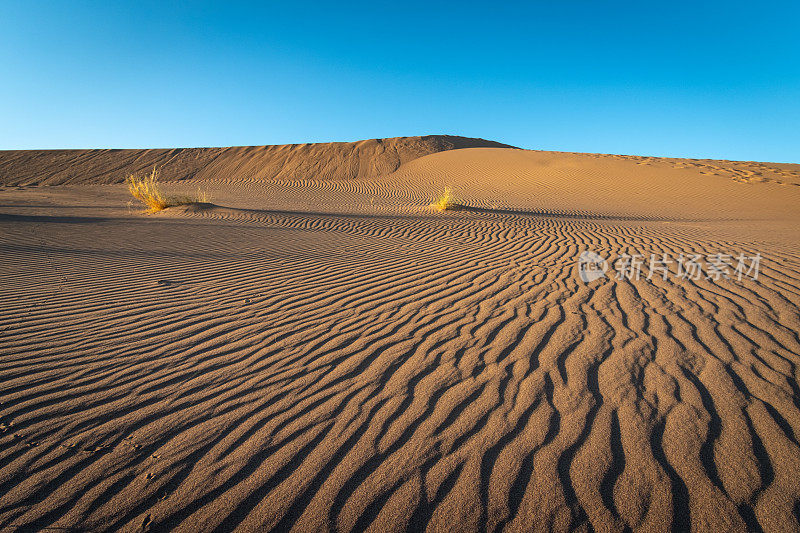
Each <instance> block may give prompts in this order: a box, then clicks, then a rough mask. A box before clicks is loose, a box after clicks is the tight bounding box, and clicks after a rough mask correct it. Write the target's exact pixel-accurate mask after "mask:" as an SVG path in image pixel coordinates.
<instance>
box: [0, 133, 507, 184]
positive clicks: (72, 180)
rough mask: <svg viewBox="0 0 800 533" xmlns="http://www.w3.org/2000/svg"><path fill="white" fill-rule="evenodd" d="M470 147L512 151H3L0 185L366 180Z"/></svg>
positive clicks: (330, 147) (421, 145) (416, 145)
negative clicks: (151, 178) (154, 173)
mask: <svg viewBox="0 0 800 533" xmlns="http://www.w3.org/2000/svg"><path fill="white" fill-rule="evenodd" d="M475 147H505V148H511V147H510V146H508V145H505V144H501V143H498V142H494V141H486V140H484V139H473V138H469V137H458V136H454V135H426V136H422V137H392V138H387V139H370V140H366V141H358V142H332V143H306V144H284V145H270V146H233V147H230V148H173V149H141V150H138V149H132V150H126V149H108V150H5V151H0V184H3V185H64V184H92V183H94V184H97V183H121V182H122V181H124V180H125V177H126V176H127V175H128V174H132V173H134V174H135V173H140V172H146V171H149V170H152V168H153V167H154V166H155V167H158V168H159V169H160V170H161V176H162V180H165V181H183V180H188V179H197V180H203V179H214V178H223V177H224V178H225V179H227V180H231V181H240V180H268V179H310V178H314V179H328V180H337V179H354V178H359V179H370V178H375V177H377V176H379V175H381V174H388V173H390V172H393V171H394V170H396V169H397V168H398V167H399V166H400V165H402V164H403V163H405V162H407V161H411V160H413V159H415V158H417V157H422V156H424V155H428V154H432V153H435V152H441V151H444V150H454V149H458V148H475Z"/></svg>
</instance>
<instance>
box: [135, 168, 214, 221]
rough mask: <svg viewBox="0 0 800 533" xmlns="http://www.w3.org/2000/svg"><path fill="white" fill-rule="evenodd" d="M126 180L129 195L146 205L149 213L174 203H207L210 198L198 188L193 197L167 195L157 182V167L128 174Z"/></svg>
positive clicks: (174, 204)
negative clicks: (144, 173) (147, 171)
mask: <svg viewBox="0 0 800 533" xmlns="http://www.w3.org/2000/svg"><path fill="white" fill-rule="evenodd" d="M127 182H128V190H129V191H130V193H131V195H132V196H133V197H134V198H136V199H137V200H139V201H140V202H142V203H143V204H144V205H145V207H147V209H146V211H148V212H150V213H156V212H158V211H161V210H162V209H166V208H167V207H172V206H176V205H187V204H194V203H207V202H209V201H210V200H211V195H210V194H209V193H208V191H204V190H201V189H199V188H198V189H197V195H196V196H194V197H190V196H167V195H166V194H164V191H163V190H162V189H161V186H160V185H159V183H158V169H156V168H155V167H154V168H153V171H152V172H150V173H149V174H146V175H144V176H137V175H135V174H131V175H129V176H128V179H127Z"/></svg>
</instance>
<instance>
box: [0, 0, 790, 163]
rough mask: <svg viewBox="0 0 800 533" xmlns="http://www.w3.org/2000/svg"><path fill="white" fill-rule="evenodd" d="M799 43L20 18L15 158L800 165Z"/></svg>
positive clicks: (657, 26) (145, 10) (286, 10)
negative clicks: (443, 148)
mask: <svg viewBox="0 0 800 533" xmlns="http://www.w3.org/2000/svg"><path fill="white" fill-rule="evenodd" d="M162 4H163V5H162ZM181 4H183V5H181ZM799 34H800V7H799V4H798V2H796V1H793V2H769V1H767V2H736V1H734V2H716V1H709V2H699V1H692V2H646V1H645V2H643V1H637V2H615V1H598V0H592V1H588V0H587V1H543V2H523V3H519V4H516V5H514V4H513V3H507V2H481V3H475V4H472V3H469V2H453V3H451V4H450V5H444V4H443V3H441V2H433V1H426V2H419V3H417V2H405V1H403V2H380V1H377V0H373V1H371V2H363V3H361V2H335V3H334V2H331V3H315V2H290V1H283V2H275V3H272V2H258V3H256V2H254V3H252V4H251V3H245V2H191V3H190V2H185V3H180V2H148V1H140V2H116V3H115V2H111V1H107V2H104V1H98V2H81V1H64V2H44V1H36V0H24V1H17V0H11V1H8V0H5V1H3V2H2V4H0V149H12V148H89V147H114V148H120V147H132V148H133V147H172V146H229V145H253V144H283V143H300V142H317V141H332V140H341V141H350V140H359V139H367V138H374V137H395V136H402V135H421V134H430V133H447V134H454V135H464V136H474V137H484V138H487V139H493V140H498V141H502V142H506V143H509V144H513V145H517V146H520V147H524V148H535V149H545V150H563V151H585V152H610V153H625V154H640V155H666V156H683V157H717V158H727V159H755V160H762V161H783V162H800V37H798V35H799Z"/></svg>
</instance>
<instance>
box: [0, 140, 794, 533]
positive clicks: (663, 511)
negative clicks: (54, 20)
mask: <svg viewBox="0 0 800 533" xmlns="http://www.w3.org/2000/svg"><path fill="white" fill-rule="evenodd" d="M425 139H426V138H416V139H415V140H413V141H408V140H406V141H404V140H397V139H387V140H384V143H383V144H384V145H385V144H390V145H391V146H392V148H391V149H386V150H385V151H382V150H383V148H381V147H380V145H381V143H378V142H377V141H365V142H364V143H355V144H350V145H349V148H347V149H346V150H345V149H344V148H343V146H344V145H330V147H332V148H329V150H333V151H334V152H336V153H334V154H331V153H328V152H325V150H324V149H323V147H321V146H319V145H303V146H300V147H262V148H238V149H226V150H221V151H220V152H219V153H215V154H214V155H213V157H211V156H210V155H209V154H208V153H206V152H202V151H200V152H191V151H188V152H187V151H178V152H171V151H164V152H158V151H141V152H139V155H134V154H133V153H126V154H124V155H114V154H112V153H105V152H97V153H90V152H84V153H81V154H79V153H77V152H75V153H72V154H59V155H58V157H54V158H51V159H47V158H46V157H45V156H44V155H42V153H41V152H37V153H33V154H25V153H13V154H11V155H8V154H9V153H8V152H7V153H6V154H5V156H4V157H3V158H0V159H2V162H0V168H2V169H3V171H2V174H0V175H2V176H3V180H4V181H5V182H6V184H7V185H9V186H7V187H5V188H4V189H3V190H0V228H2V229H1V230H0V247H2V261H1V262H0V269H2V270H0V271H1V272H2V281H3V297H2V299H0V353H1V354H2V358H0V528H3V527H8V528H12V529H13V528H14V527H15V526H16V527H27V528H34V529H35V528H45V527H53V528H78V529H88V530H108V531H111V530H119V529H121V530H139V529H145V530H154V531H160V530H166V529H180V530H186V531H198V530H199V531H211V530H219V531H227V530H241V531H255V530H275V531H288V530H294V531H309V530H310V531H325V530H336V531H352V530H357V531H360V530H365V529H371V530H375V531H440V530H448V531H450V530H454V529H455V530H466V531H483V530H491V531H506V530H507V531H523V530H524V531H529V530H542V531H544V530H557V531H565V530H574V529H578V530H591V529H594V530H598V531H625V530H645V531H662V530H668V529H673V530H687V529H694V530H701V531H747V530H765V531H792V530H797V529H798V528H799V527H800V524H799V523H798V521H799V520H800V486H798V484H797V482H796V480H797V478H798V476H800V444H799V443H798V434H800V386H798V378H799V377H800V371H799V370H798V365H799V364H800V335H799V334H798V331H800V246H798V245H800V235H798V233H797V232H798V229H797V228H798V222H800V210H799V209H798V207H800V187H798V186H797V185H798V183H800V166H798V165H773V164H766V163H748V162H722V161H705V160H704V161H697V160H678V159H663V158H639V157H623V156H606V155H597V154H567V153H554V152H537V151H526V150H517V149H503V148H497V147H480V146H484V145H479V146H475V145H474V144H470V143H472V142H473V141H464V143H466V144H467V145H468V146H467V145H464V144H458V143H457V142H456V141H455V140H452V139H454V138H449V139H451V141H450V142H451V143H452V145H450V146H449V148H463V149H453V150H448V151H441V150H440V149H436V148H435V146H439V147H441V146H440V145H437V144H436V143H437V142H440V141H436V142H433V141H432V140H431V138H427V139H428V140H427V141H426V140H425ZM389 141H391V142H389ZM442 142H444V141H442ZM459 142H460V141H459ZM431 143H433V144H431ZM218 150H219V149H218ZM337 150H339V151H337ZM347 150H349V151H350V152H347ZM353 151H355V152H357V153H358V155H357V156H356V155H353V153H352V152H353ZM321 152H325V153H321ZM345 152H347V153H345ZM169 154H172V155H174V154H179V156H178V158H179V159H180V158H182V159H180V161H182V162H180V163H174V165H175V166H172V167H170V166H168V165H166V164H165V165H164V167H165V170H164V172H163V173H164V174H165V176H166V175H167V174H168V172H167V170H166V169H176V170H175V171H174V173H173V174H172V177H174V178H176V179H179V180H188V181H189V182H182V183H174V184H169V185H168V188H170V190H174V191H178V192H179V191H186V190H189V191H190V190H192V188H193V187H195V186H196V185H198V184H201V185H202V186H203V187H206V188H208V189H209V190H210V191H211V192H212V194H213V200H212V204H209V205H200V206H181V207H176V208H170V209H167V210H166V211H164V212H162V213H159V214H156V215H141V214H140V213H138V212H137V211H136V210H135V209H131V208H130V207H128V206H127V202H128V200H129V198H128V196H127V193H126V191H125V189H124V186H121V185H119V184H100V183H106V182H114V181H118V178H119V177H120V176H121V175H122V173H123V172H127V171H128V170H129V169H134V168H137V166H141V167H142V168H146V167H148V166H151V165H152V164H154V163H156V162H163V161H165V160H166V159H168V158H169V157H172V155H169ZM193 154H205V155H197V157H196V159H192V158H194V157H195V155H193ZM301 154H302V155H301ZM387 154H389V155H387ZM284 156H285V157H284ZM62 157H63V159H59V158H62ZM165 158H166V159H165ZM92 160H95V162H92ZM112 160H113V161H114V163H113V165H112V163H111V161H112ZM71 161H77V162H76V163H75V166H74V167H73V166H71V165H72V163H71ZM192 161H194V162H193V163H192ZM345 161H346V162H347V163H346V164H345V163H343V162H345ZM337 162H338V163H337ZM339 164H342V165H344V166H342V167H340V166H338V165H339ZM26 165H30V167H28V166H26ZM104 165H105V166H104ZM192 165H194V166H192ZM112 166H113V168H112ZM76 169H81V172H84V174H83V175H79V173H77V171H76ZM180 169H183V170H180ZM12 174H13V175H12ZM31 181H35V182H36V183H43V184H46V183H66V184H65V185H59V186H53V187H18V186H16V185H17V184H19V183H28V182H31ZM445 186H450V187H451V188H452V189H453V192H454V194H455V195H456V197H457V199H458V201H459V203H460V204H462V206H463V207H464V209H461V210H456V211H447V212H434V211H432V210H431V209H430V208H429V204H430V202H431V198H432V197H433V196H434V195H436V194H437V193H439V192H441V190H442V189H443V187H445ZM584 250H593V251H595V252H597V253H599V254H601V255H602V256H604V257H605V258H607V259H608V260H609V262H610V263H613V262H614V260H615V259H617V258H619V257H620V256H621V255H622V254H625V253H628V254H635V253H638V254H642V255H646V256H648V257H649V255H650V254H653V253H654V254H658V255H661V254H668V255H669V256H670V257H678V256H679V255H680V254H682V253H683V254H689V253H697V254H702V255H703V256H707V255H710V254H715V253H720V252H722V253H728V254H738V253H740V252H741V253H745V254H747V255H748V256H749V255H752V254H755V253H760V254H761V256H762V263H761V269H760V275H759V277H758V279H757V280H753V279H750V278H747V277H745V278H744V279H742V280H737V279H735V278H733V279H713V278H710V279H706V277H705V276H702V277H701V278H699V279H677V278H676V277H674V276H673V275H669V276H667V278H666V279H663V278H662V277H661V276H660V275H656V276H654V277H652V279H649V280H648V279H644V277H642V278H641V279H617V278H616V277H615V276H614V275H613V272H610V271H609V272H608V275H607V276H606V277H603V278H600V279H598V280H595V281H592V282H590V283H586V282H584V281H582V280H581V279H580V277H579V275H578V270H577V268H576V260H577V257H578V256H579V254H580V253H581V252H582V251H584ZM670 268H671V270H672V271H673V273H674V270H675V265H670ZM648 270H649V268H648V265H645V267H644V269H643V272H644V273H645V275H646V274H647V272H648Z"/></svg>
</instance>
